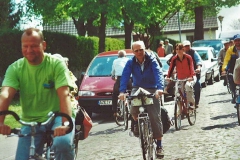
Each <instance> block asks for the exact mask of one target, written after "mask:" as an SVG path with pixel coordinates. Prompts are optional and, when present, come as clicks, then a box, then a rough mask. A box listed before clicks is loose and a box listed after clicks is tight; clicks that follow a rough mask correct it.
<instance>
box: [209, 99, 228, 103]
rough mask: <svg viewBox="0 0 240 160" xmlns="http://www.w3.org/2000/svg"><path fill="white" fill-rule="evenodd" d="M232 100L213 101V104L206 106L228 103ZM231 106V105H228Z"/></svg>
mask: <svg viewBox="0 0 240 160" xmlns="http://www.w3.org/2000/svg"><path fill="white" fill-rule="evenodd" d="M231 100H232V99H227V100H223V101H213V102H209V103H208V104H213V103H230V102H231ZM230 104H231V103H230Z"/></svg>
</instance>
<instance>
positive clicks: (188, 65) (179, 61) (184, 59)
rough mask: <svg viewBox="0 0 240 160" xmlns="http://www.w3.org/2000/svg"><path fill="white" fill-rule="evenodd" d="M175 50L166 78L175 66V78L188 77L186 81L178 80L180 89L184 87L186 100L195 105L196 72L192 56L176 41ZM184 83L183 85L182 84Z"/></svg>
mask: <svg viewBox="0 0 240 160" xmlns="http://www.w3.org/2000/svg"><path fill="white" fill-rule="evenodd" d="M176 52H177V56H174V57H173V58H172V60H171V63H170V67H169V70H168V75H167V77H166V78H167V80H170V79H169V77H171V75H172V72H173V70H174V68H175V67H176V71H177V79H179V80H183V79H188V81H187V82H179V83H181V86H182V91H183V90H184V88H183V86H184V87H185V91H186V96H187V101H188V102H190V104H191V105H192V107H193V106H195V99H194V88H193V86H194V84H195V83H196V80H197V79H196V74H195V71H194V66H193V60H192V57H191V56H190V55H188V54H186V53H185V52H184V50H183V44H181V43H178V44H177V45H176ZM183 83H185V85H183Z"/></svg>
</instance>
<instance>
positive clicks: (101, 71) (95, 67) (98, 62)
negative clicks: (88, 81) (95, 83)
mask: <svg viewBox="0 0 240 160" xmlns="http://www.w3.org/2000/svg"><path fill="white" fill-rule="evenodd" d="M127 57H128V58H130V57H132V56H127ZM117 58H118V56H117V55H116V56H104V57H96V58H95V59H94V60H93V62H92V64H91V66H90V67H89V69H88V72H87V75H88V76H90V77H108V76H111V71H112V64H113V61H114V60H115V59H117Z"/></svg>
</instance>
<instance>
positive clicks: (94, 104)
mask: <svg viewBox="0 0 240 160" xmlns="http://www.w3.org/2000/svg"><path fill="white" fill-rule="evenodd" d="M125 51H126V53H127V57H133V52H132V50H131V49H126V50H125ZM117 58H118V50H115V51H108V52H102V53H99V54H98V55H96V56H95V57H94V58H93V59H92V61H91V62H90V64H89V66H88V68H87V70H86V72H85V73H83V74H84V75H83V79H82V82H81V84H80V86H79V92H78V101H79V104H80V105H81V106H82V107H84V108H85V110H86V111H87V112H88V114H90V116H91V115H92V113H93V112H94V113H112V93H113V85H114V83H115V81H113V80H112V79H111V70H112V63H113V60H115V59H117Z"/></svg>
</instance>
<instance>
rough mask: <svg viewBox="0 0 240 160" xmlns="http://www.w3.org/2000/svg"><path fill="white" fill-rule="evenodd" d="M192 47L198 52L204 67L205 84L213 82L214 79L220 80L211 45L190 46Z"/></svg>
mask: <svg viewBox="0 0 240 160" xmlns="http://www.w3.org/2000/svg"><path fill="white" fill-rule="evenodd" d="M192 49H193V50H195V51H197V52H198V54H199V55H200V56H201V58H202V61H203V64H204V66H205V67H206V72H205V81H206V82H207V84H213V83H214V80H215V81H217V82H218V81H220V73H219V66H218V61H217V60H218V59H217V58H215V57H214V49H213V48H212V47H192ZM203 85H206V83H205V84H204V83H203Z"/></svg>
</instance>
